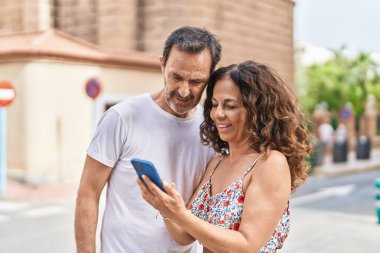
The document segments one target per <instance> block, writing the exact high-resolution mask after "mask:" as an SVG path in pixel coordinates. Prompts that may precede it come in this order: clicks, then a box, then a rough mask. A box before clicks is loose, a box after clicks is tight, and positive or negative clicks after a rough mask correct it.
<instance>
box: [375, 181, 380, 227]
mask: <svg viewBox="0 0 380 253" xmlns="http://www.w3.org/2000/svg"><path fill="white" fill-rule="evenodd" d="M375 187H376V196H375V198H376V213H377V223H379V224H380V177H379V178H377V179H376V181H375Z"/></svg>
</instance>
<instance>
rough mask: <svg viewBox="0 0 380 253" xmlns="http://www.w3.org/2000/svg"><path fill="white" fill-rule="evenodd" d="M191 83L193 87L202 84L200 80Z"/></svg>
mask: <svg viewBox="0 0 380 253" xmlns="http://www.w3.org/2000/svg"><path fill="white" fill-rule="evenodd" d="M192 83H193V84H194V85H200V84H202V83H203V82H202V81H200V80H195V81H192Z"/></svg>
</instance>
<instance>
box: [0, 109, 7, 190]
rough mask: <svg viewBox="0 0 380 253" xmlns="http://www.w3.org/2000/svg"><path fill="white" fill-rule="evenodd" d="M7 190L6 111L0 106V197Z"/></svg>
mask: <svg viewBox="0 0 380 253" xmlns="http://www.w3.org/2000/svg"><path fill="white" fill-rule="evenodd" d="M6 189H7V109H6V108H5V107H2V106H0V196H2V195H5V192H6Z"/></svg>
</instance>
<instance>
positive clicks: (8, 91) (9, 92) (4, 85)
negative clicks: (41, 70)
mask: <svg viewBox="0 0 380 253" xmlns="http://www.w3.org/2000/svg"><path fill="white" fill-rule="evenodd" d="M15 97H16V90H15V88H14V87H13V86H12V85H11V84H10V83H9V82H5V81H1V82H0V196H1V195H5V193H6V189H7V109H6V107H7V106H8V105H10V104H11V103H12V102H13V100H14V99H15Z"/></svg>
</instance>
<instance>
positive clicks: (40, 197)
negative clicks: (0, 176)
mask: <svg viewBox="0 0 380 253" xmlns="http://www.w3.org/2000/svg"><path fill="white" fill-rule="evenodd" d="M78 184H79V183H74V182H71V183H57V184H44V185H29V184H26V183H22V182H18V181H15V180H12V179H8V181H7V190H6V194H5V195H4V196H0V201H2V200H4V201H32V202H35V201H48V200H57V199H69V198H70V199H72V198H74V199H75V197H76V192H77V189H78Z"/></svg>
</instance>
